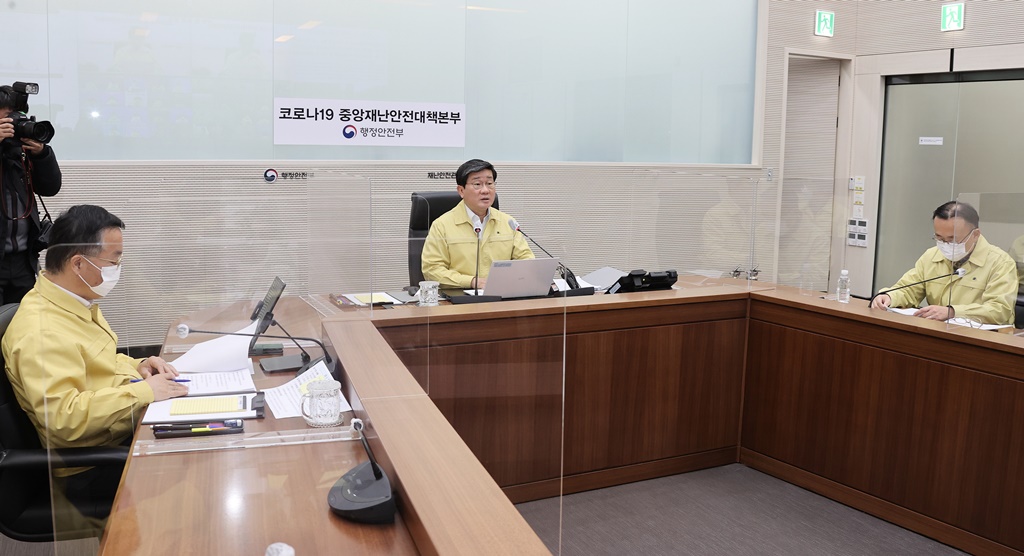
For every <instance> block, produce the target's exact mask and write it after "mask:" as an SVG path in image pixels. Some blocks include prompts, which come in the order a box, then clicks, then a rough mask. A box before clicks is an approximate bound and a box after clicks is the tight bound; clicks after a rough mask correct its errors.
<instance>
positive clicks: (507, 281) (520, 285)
mask: <svg viewBox="0 0 1024 556" xmlns="http://www.w3.org/2000/svg"><path fill="white" fill-rule="evenodd" d="M557 268H558V259H520V260H518V261H494V262H493V263H491V271H490V273H489V274H488V275H487V283H486V284H484V292H483V294H484V295H485V296H487V295H497V296H500V297H501V298H502V299H515V298H517V297H543V296H545V295H547V294H548V292H550V291H551V281H552V278H553V277H554V275H555V270H556V269H557Z"/></svg>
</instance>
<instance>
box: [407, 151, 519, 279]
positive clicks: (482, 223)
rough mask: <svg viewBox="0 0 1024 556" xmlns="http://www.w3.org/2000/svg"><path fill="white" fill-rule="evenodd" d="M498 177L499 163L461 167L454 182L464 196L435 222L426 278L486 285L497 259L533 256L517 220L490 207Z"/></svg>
mask: <svg viewBox="0 0 1024 556" xmlns="http://www.w3.org/2000/svg"><path fill="white" fill-rule="evenodd" d="M497 178H498V172H497V171H495V170H494V166H493V165H492V164H491V163H490V162H487V161H484V160H479V159H475V158H474V159H473V160H469V161H467V162H465V163H464V164H463V165H462V166H459V169H458V170H457V171H456V172H455V183H456V184H457V186H456V187H457V189H458V192H459V196H460V197H462V201H460V202H459V204H458V205H455V208H453V209H452V210H450V211H448V212H446V213H444V214H442V215H441V216H439V217H438V218H437V219H436V220H434V223H433V224H431V225H430V232H428V233H427V239H426V242H424V244H423V254H422V269H423V277H424V278H426V279H427V280H434V281H436V282H440V283H441V287H458V288H483V287H484V286H485V285H486V283H487V275H488V273H489V272H490V270H491V263H492V262H494V261H507V260H518V259H532V258H533V251H531V250H530V246H529V245H527V243H526V238H525V237H523V234H521V233H516V231H515V230H514V229H513V228H512V227H511V226H510V225H509V221H513V220H514V219H513V218H512V217H511V216H509V215H508V214H506V213H504V212H501V211H499V210H498V209H495V208H493V207H491V204H493V203H494V196H495V187H494V181H495V180H496V179H497ZM478 238H479V247H480V258H479V261H478V260H477V240H478ZM478 263H479V264H478ZM478 268H479V277H477V269H478Z"/></svg>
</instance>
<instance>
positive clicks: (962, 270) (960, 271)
mask: <svg viewBox="0 0 1024 556" xmlns="http://www.w3.org/2000/svg"><path fill="white" fill-rule="evenodd" d="M965 274H967V269H965V268H958V269H956V270H954V271H953V272H950V273H949V274H943V275H942V276H936V277H934V278H928V279H926V280H921V281H920V282H914V283H913V284H907V285H905V286H900V287H898V288H892V289H891V290H883V291H880V292H878V293H876V294H875V295H872V296H871V299H869V300H868V307H871V304H872V303H874V302H875V298H876V297H878V296H880V295H882V294H883V293H889V292H894V291H896V290H902V289H903V288H909V287H911V286H916V285H918V284H924V283H925V282H931V281H932V280H941V279H942V278H949V277H950V276H959V277H961V278H962V277H963V276H964V275H965Z"/></svg>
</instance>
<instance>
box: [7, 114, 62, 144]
mask: <svg viewBox="0 0 1024 556" xmlns="http://www.w3.org/2000/svg"><path fill="white" fill-rule="evenodd" d="M12 119H13V120H14V137H15V139H21V138H22V137H24V138H26V139H32V140H33V141H39V142H40V143H49V142H50V139H53V134H54V129H53V125H52V124H50V122H47V121H45V120H43V121H40V122H37V121H35V117H32V118H29V117H28V116H26V115H25V114H17V115H12Z"/></svg>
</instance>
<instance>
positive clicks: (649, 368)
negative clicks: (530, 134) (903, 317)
mask: <svg viewBox="0 0 1024 556" xmlns="http://www.w3.org/2000/svg"><path fill="white" fill-rule="evenodd" d="M577 179H579V180H581V182H583V183H587V184H588V185H589V187H588V188H587V189H588V195H586V196H583V197H573V196H572V195H571V194H569V193H568V192H566V191H564V190H574V189H576V188H573V187H566V188H560V187H552V188H551V194H550V196H548V197H547V198H545V199H534V198H531V199H525V200H524V201H523V202H522V204H521V205H520V204H519V203H517V204H516V205H515V206H510V209H509V210H513V211H515V212H517V213H518V214H516V216H517V218H519V219H520V222H521V223H524V229H526V228H525V225H526V224H525V223H526V222H529V220H530V219H531V218H535V215H536V214H537V213H538V212H540V211H559V210H562V211H565V210H566V207H571V209H570V211H569V213H568V214H571V215H574V216H573V217H574V218H576V222H577V223H578V231H577V234H576V235H575V237H574V238H573V239H572V243H571V248H570V249H568V250H567V252H566V253H565V260H566V261H567V262H569V266H570V267H572V268H573V269H574V270H575V272H576V274H578V275H583V276H584V278H585V279H589V280H593V281H594V282H598V278H597V277H591V276H594V275H593V274H591V273H592V271H593V270H594V269H600V268H602V267H612V268H614V269H618V270H621V271H624V272H630V271H633V270H641V271H642V272H644V273H649V275H650V276H649V278H650V280H649V281H644V280H642V281H641V282H640V284H641V286H640V290H639V291H637V292H630V293H615V294H604V295H600V294H599V295H595V296H591V297H574V298H568V299H567V300H566V338H565V384H564V388H565V402H564V440H563V447H564V455H563V459H562V462H563V474H562V477H563V478H562V484H561V492H562V500H561V501H560V505H559V501H557V500H553V499H545V498H544V497H545V496H550V495H551V494H548V493H546V492H545V490H544V489H545V488H549V489H550V488H551V487H548V486H547V485H545V484H544V483H540V484H536V485H534V487H533V488H530V489H527V488H517V489H510V491H509V492H510V495H512V496H517V497H519V498H518V500H522V501H523V503H522V504H520V505H519V508H520V511H521V512H522V513H523V515H524V517H526V519H527V521H528V522H530V523H531V524H532V525H533V526H534V529H535V530H536V531H537V532H538V534H539V535H540V536H541V537H542V538H543V539H545V540H548V539H554V538H555V535H556V534H557V533H558V531H559V529H558V528H556V527H555V526H554V523H555V521H554V520H555V519H557V518H559V517H560V518H561V529H560V531H561V536H560V544H558V545H555V544H553V543H550V542H549V543H548V546H549V548H551V549H552V551H554V550H555V548H556V546H557V548H559V549H561V550H562V552H561V553H563V554H575V553H616V554H618V553H633V552H636V547H637V546H640V545H642V544H643V542H644V539H645V538H646V534H645V533H642V532H637V531H636V530H635V529H636V528H634V527H632V524H633V523H637V522H648V521H650V520H652V519H653V517H652V516H650V514H649V512H652V511H656V510H654V509H652V508H651V507H650V505H649V504H647V503H646V502H645V501H647V502H649V501H650V499H651V498H652V497H658V496H668V497H669V498H672V497H673V496H676V495H673V494H669V492H671V491H670V490H669V488H670V487H667V486H666V483H667V482H671V481H672V478H671V477H670V476H671V475H677V474H679V473H682V472H684V471H692V470H694V469H699V468H701V467H712V466H715V465H723V464H725V463H729V462H733V461H735V450H736V446H737V443H738V431H739V413H740V401H741V385H742V371H743V362H744V357H743V348H742V346H743V345H744V338H745V334H746V322H747V321H746V315H747V313H746V311H747V304H748V296H749V290H750V289H754V288H761V287H763V286H764V285H765V284H764V283H763V282H761V281H760V280H762V279H766V277H767V276H770V275H771V274H772V273H773V272H774V267H773V260H774V238H773V235H772V234H773V233H774V230H775V226H774V224H773V222H774V217H773V216H771V215H774V211H775V210H776V196H775V195H767V197H768V198H770V199H771V200H770V201H769V202H765V199H764V198H762V195H761V192H760V188H761V187H762V183H761V182H760V180H759V172H757V171H751V172H750V174H749V175H742V174H738V175H735V176H732V177H730V178H721V177H718V176H714V177H712V176H705V175H701V174H698V173H692V174H688V173H684V172H668V171H660V170H650V171H639V172H635V173H634V174H633V175H631V176H630V177H629V179H628V180H624V181H625V182H626V183H623V184H622V185H621V186H619V187H615V186H605V185H603V184H602V183H601V182H599V181H597V180H588V176H587V175H586V174H585V173H581V174H580V176H578V178H577ZM504 202H505V201H504V199H502V203H503V204H502V206H503V207H504V206H505V205H504ZM609 203H619V204H621V205H622V206H624V207H628V215H629V216H628V218H622V219H601V218H594V217H592V216H591V215H599V214H602V213H603V212H604V210H603V207H605V206H606V205H607V204H609ZM510 205H511V204H510ZM575 215H578V217H577V216H575ZM769 223H772V224H770V225H769ZM762 230H765V231H762ZM768 230H770V231H768ZM543 232H544V230H534V231H532V232H531V233H535V234H536V235H537V236H538V237H543ZM762 242H763V243H762ZM549 250H550V249H549ZM552 253H553V254H554V251H553V250H552ZM737 268H739V269H740V273H739V277H738V278H733V277H732V272H733V271H734V270H736V269H737ZM755 268H756V269H758V270H759V273H761V272H763V273H762V274H760V276H759V280H757V281H755V280H753V279H748V278H747V274H748V271H750V270H752V269H755ZM668 271H674V272H675V273H676V274H677V275H678V280H677V281H676V283H675V284H674V285H673V286H672V288H671V289H667V290H657V289H653V288H652V289H645V288H644V287H643V285H644V284H648V283H649V284H651V285H652V286H653V285H656V284H657V283H658V281H657V276H658V275H659V274H663V273H667V272H668ZM634 283H635V282H632V281H631V280H629V279H627V280H626V281H625V283H619V284H618V285H621V286H623V288H624V289H629V286H631V285H632V284H634ZM767 286H768V287H773V286H772V285H771V284H770V283H768V284H767ZM698 460H699V461H700V463H698ZM711 462H713V463H711ZM537 478H538V479H540V477H539V476H538V477H537ZM672 505H673V504H671V503H670V504H669V506H672ZM623 507H628V508H630V511H629V512H622V511H621V509H622V508H623ZM657 511H666V510H665V506H659V507H658V510H657ZM670 511H671V510H670ZM677 529H678V531H676V533H677V534H680V535H681V536H682V535H685V534H686V532H687V530H688V524H687V523H680V525H679V527H678V528H677ZM665 534H666V535H672V534H673V533H672V532H667V533H665Z"/></svg>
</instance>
